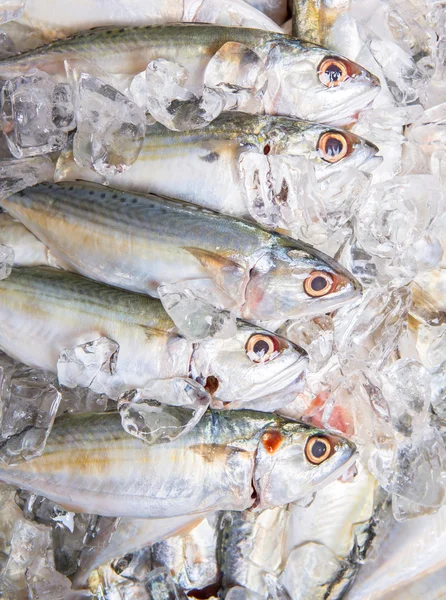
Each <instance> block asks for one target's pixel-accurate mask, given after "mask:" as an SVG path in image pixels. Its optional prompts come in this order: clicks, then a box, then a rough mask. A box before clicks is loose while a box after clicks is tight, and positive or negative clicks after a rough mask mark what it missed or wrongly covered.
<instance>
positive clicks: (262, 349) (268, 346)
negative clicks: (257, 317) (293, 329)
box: [246, 333, 278, 363]
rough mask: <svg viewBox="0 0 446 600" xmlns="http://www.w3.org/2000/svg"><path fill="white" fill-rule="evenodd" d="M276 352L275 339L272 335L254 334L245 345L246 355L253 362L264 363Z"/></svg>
mask: <svg viewBox="0 0 446 600" xmlns="http://www.w3.org/2000/svg"><path fill="white" fill-rule="evenodd" d="M277 350H278V344H277V342H276V339H275V338H274V337H273V336H272V335H264V334H262V333H256V334H255V335H252V336H251V337H250V338H249V340H248V341H247V343H246V353H247V355H248V357H249V358H250V360H252V361H253V362H256V363H259V362H262V361H263V362H266V361H267V360H270V359H271V358H272V357H273V354H274V353H275V352H276V351H277Z"/></svg>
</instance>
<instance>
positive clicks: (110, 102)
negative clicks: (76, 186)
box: [73, 73, 146, 176]
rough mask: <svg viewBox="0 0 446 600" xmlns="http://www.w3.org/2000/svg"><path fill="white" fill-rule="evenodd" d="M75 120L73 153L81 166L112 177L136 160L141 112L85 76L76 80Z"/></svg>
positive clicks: (141, 136)
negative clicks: (76, 103) (76, 101)
mask: <svg viewBox="0 0 446 600" xmlns="http://www.w3.org/2000/svg"><path fill="white" fill-rule="evenodd" d="M76 120H77V131H76V134H75V136H74V146H73V154H74V159H75V161H76V163H77V164H78V165H79V166H80V167H87V168H90V167H92V168H93V169H94V170H95V171H97V172H98V173H100V174H102V175H104V176H107V175H114V174H116V173H123V172H124V171H126V170H127V169H128V168H129V167H131V165H132V164H133V163H134V162H135V160H136V159H137V158H138V155H139V153H140V151H141V147H142V143H143V139H144V134H145V124H146V120H145V115H144V111H143V110H142V109H141V108H140V107H139V106H138V105H137V104H135V103H134V102H132V101H131V100H130V99H129V98H127V97H126V96H124V95H123V94H121V92H119V91H118V90H116V89H115V88H113V87H112V86H111V85H108V84H106V83H104V82H103V81H101V80H100V79H97V78H96V77H92V76H91V75H88V74H87V73H82V74H81V75H80V77H79V83H78V107H77V111H76Z"/></svg>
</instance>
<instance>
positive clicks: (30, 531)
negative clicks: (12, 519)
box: [0, 519, 51, 600]
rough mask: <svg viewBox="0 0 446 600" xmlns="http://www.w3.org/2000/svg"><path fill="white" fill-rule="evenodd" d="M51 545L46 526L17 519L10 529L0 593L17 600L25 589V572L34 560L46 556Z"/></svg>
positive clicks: (7, 598) (3, 596) (6, 597)
mask: <svg viewBox="0 0 446 600" xmlns="http://www.w3.org/2000/svg"><path fill="white" fill-rule="evenodd" d="M50 547H51V536H50V530H49V528H48V527H44V526H43V525H37V524H36V523H29V522H28V521H25V520H24V519H18V520H17V521H16V523H15V525H14V529H13V531H12V537H11V543H10V548H11V549H10V553H9V557H8V560H7V562H6V565H5V567H4V569H3V572H2V574H1V577H0V595H1V597H2V598H5V599H6V600H17V598H20V597H22V595H23V592H24V591H25V590H26V589H27V582H26V579H25V573H26V571H27V569H28V568H29V567H30V565H31V564H32V563H33V561H34V560H36V559H38V558H40V557H44V556H46V553H47V551H48V549H49V548H50Z"/></svg>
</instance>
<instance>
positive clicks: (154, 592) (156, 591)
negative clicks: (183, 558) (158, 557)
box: [145, 567, 186, 600]
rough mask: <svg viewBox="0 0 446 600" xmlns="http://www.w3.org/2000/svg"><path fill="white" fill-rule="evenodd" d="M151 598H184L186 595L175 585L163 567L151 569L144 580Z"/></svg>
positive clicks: (176, 599) (171, 599)
mask: <svg viewBox="0 0 446 600" xmlns="http://www.w3.org/2000/svg"><path fill="white" fill-rule="evenodd" d="M145 584H146V587H147V589H148V590H149V592H150V594H151V598H152V600H183V599H184V600H185V599H186V596H185V594H183V592H182V591H181V590H179V589H178V588H177V586H176V585H175V583H174V581H173V579H172V577H171V575H170V572H169V570H168V569H166V568H164V567H158V568H157V569H153V571H151V573H150V574H149V575H148V577H147V579H146V581H145Z"/></svg>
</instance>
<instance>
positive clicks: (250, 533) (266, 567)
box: [218, 506, 288, 598]
mask: <svg viewBox="0 0 446 600" xmlns="http://www.w3.org/2000/svg"><path fill="white" fill-rule="evenodd" d="M287 523H288V507H287V506H278V507H276V508H270V509H267V510H264V511H262V512H261V513H258V512H256V511H252V510H247V511H244V512H225V513H223V514H222V515H221V517H220V526H219V529H220V535H219V550H218V551H219V559H220V565H221V570H222V589H223V590H224V591H225V593H227V592H228V591H229V590H230V589H232V588H234V587H241V588H244V589H246V590H249V591H250V592H253V593H255V594H259V595H260V596H261V597H262V598H263V597H266V596H267V592H268V589H267V582H266V575H269V576H273V577H274V576H277V575H278V574H279V573H280V569H281V567H282V564H283V560H284V551H285V535H286V529H287Z"/></svg>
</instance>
